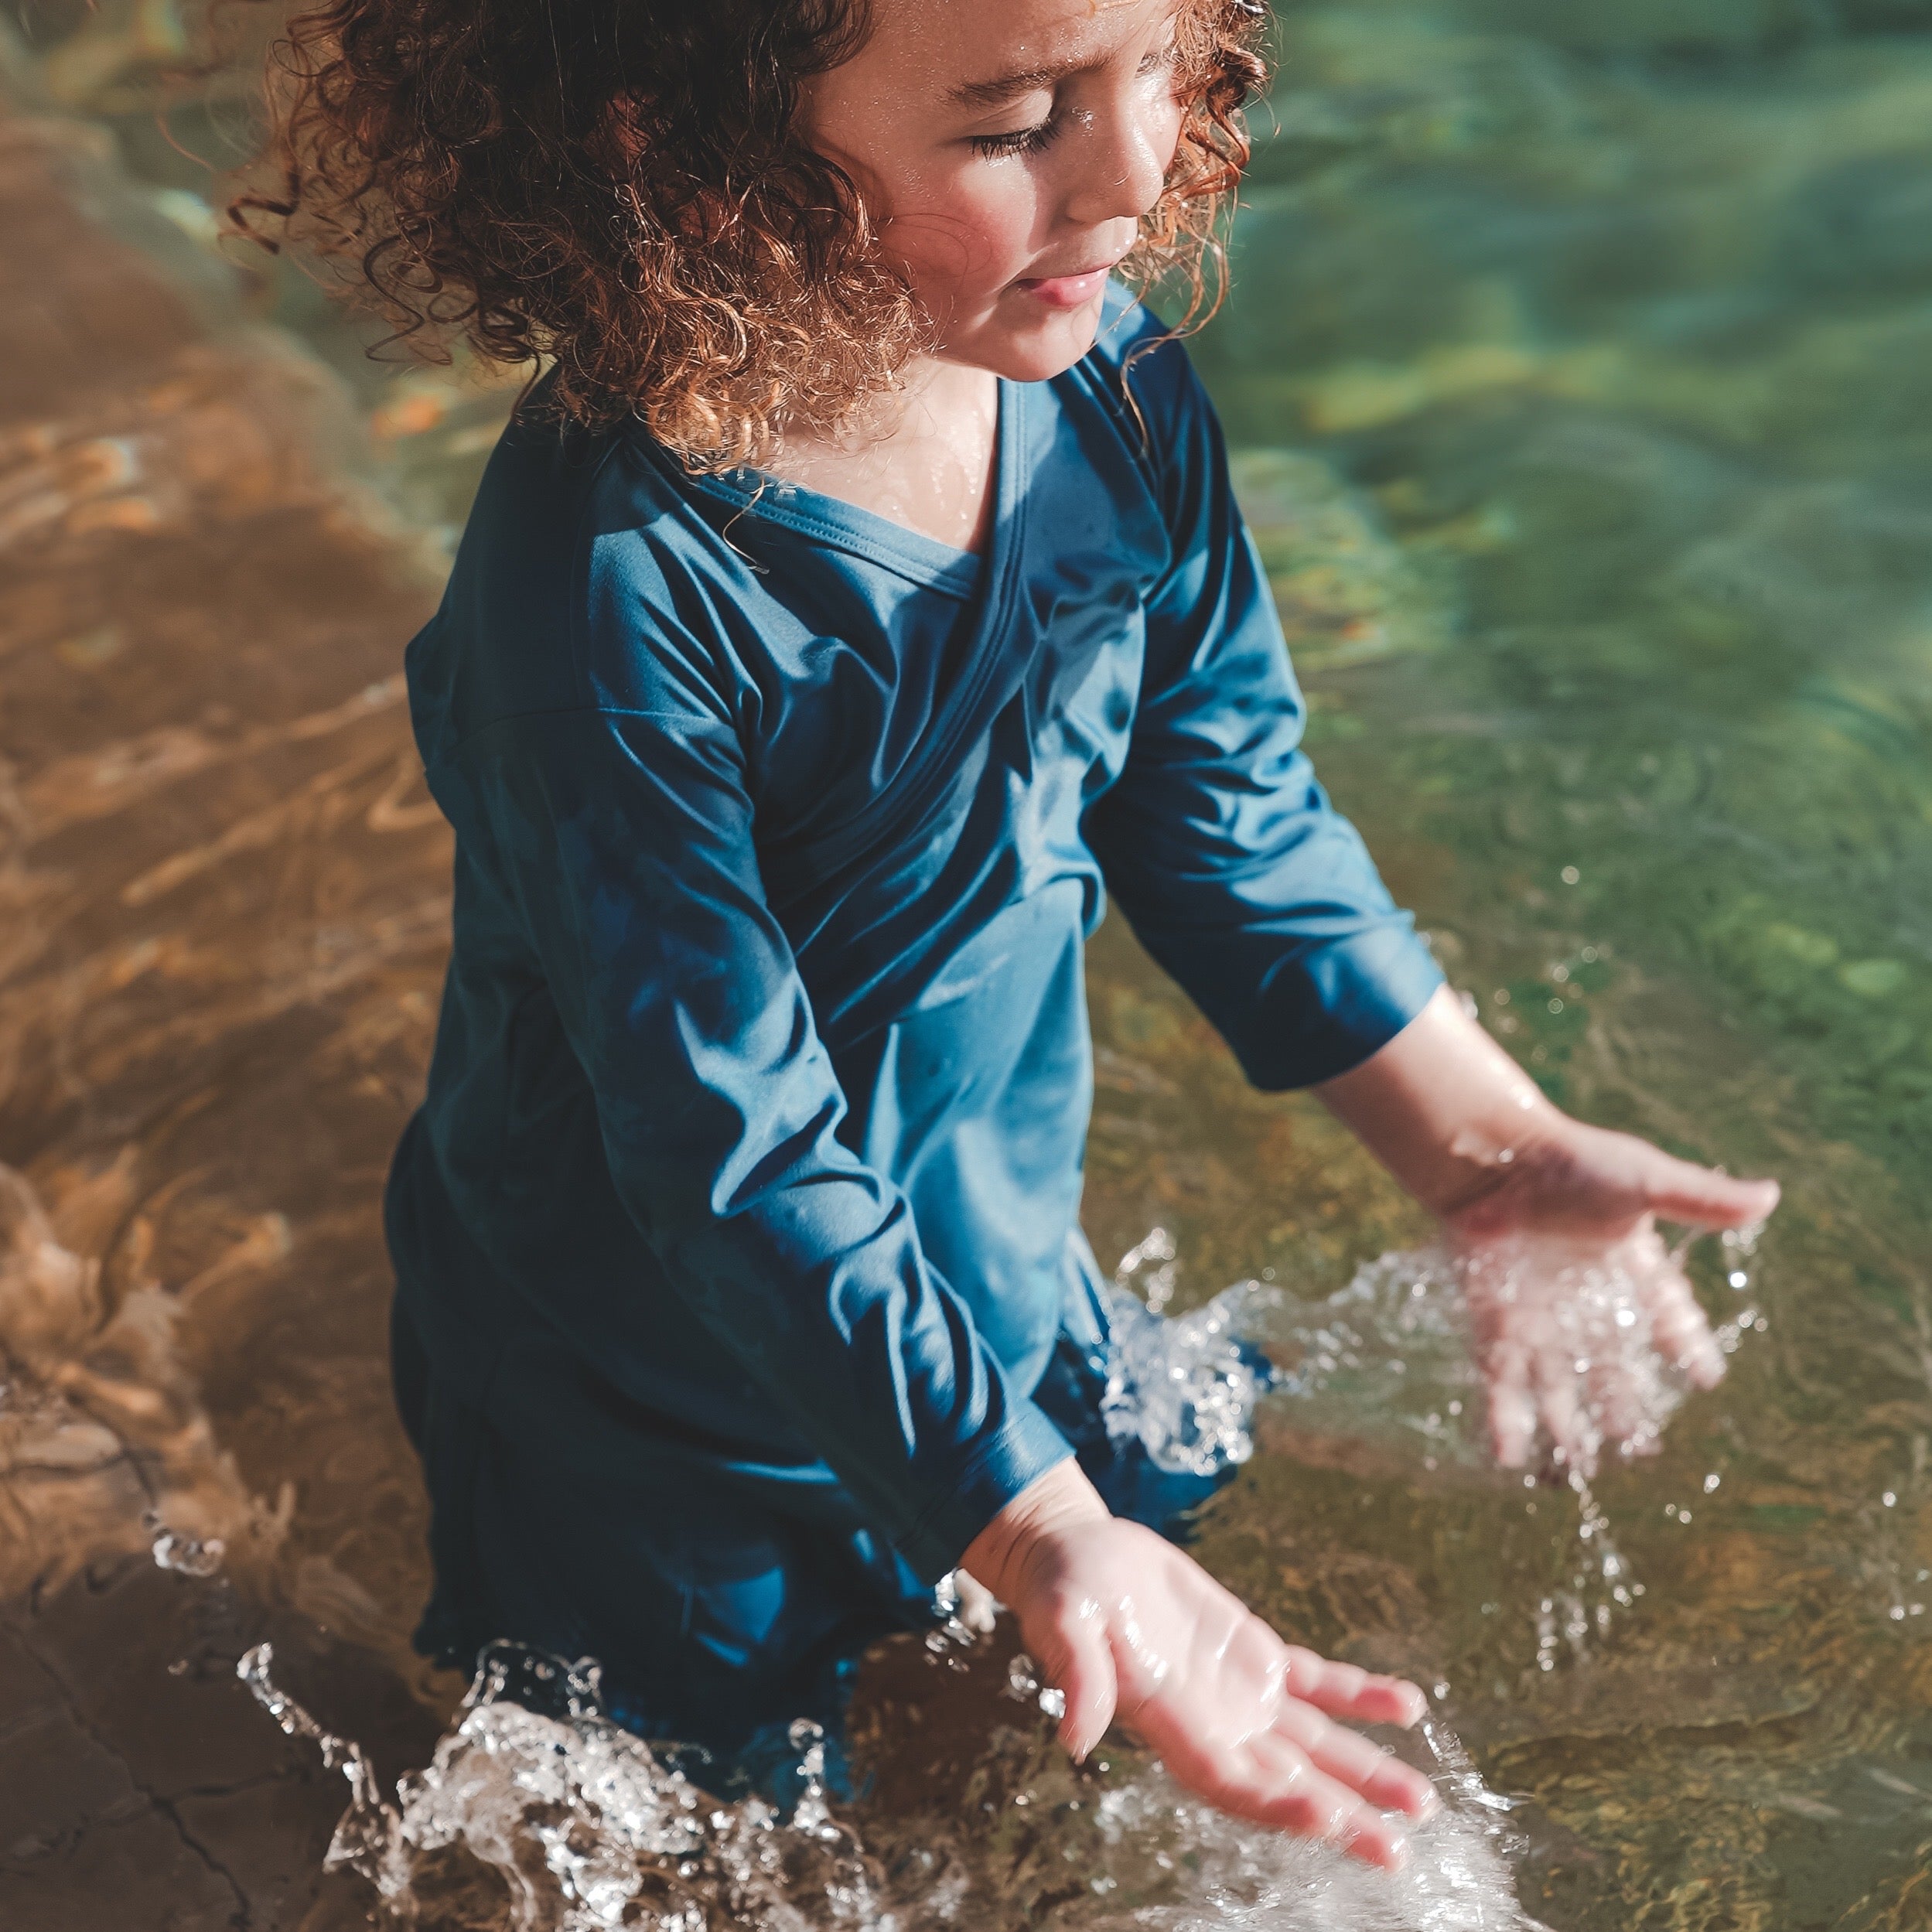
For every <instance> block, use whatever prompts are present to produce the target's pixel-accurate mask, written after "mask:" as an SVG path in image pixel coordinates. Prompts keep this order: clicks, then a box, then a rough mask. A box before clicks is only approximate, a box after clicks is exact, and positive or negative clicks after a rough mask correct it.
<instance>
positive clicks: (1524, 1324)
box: [1274, 1234, 1763, 1541]
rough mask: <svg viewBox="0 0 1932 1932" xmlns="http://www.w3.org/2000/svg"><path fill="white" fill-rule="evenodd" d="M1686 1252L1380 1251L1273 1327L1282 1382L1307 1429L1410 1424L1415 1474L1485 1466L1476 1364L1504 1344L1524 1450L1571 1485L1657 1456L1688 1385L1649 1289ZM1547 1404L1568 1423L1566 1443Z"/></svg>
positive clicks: (1723, 1340)
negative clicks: (1523, 1407)
mask: <svg viewBox="0 0 1932 1932" xmlns="http://www.w3.org/2000/svg"><path fill="white" fill-rule="evenodd" d="M1725 1250H1726V1266H1727V1278H1728V1280H1729V1285H1730V1286H1731V1287H1732V1290H1733V1291H1734V1292H1737V1293H1739V1294H1740V1295H1741V1294H1743V1292H1745V1291H1746V1289H1748V1288H1749V1280H1750V1278H1749V1272H1748V1270H1747V1268H1746V1265H1745V1264H1746V1261H1747V1259H1748V1258H1749V1254H1750V1252H1751V1240H1750V1236H1749V1234H1742V1235H1739V1234H1729V1235H1726V1236H1725ZM1683 1255H1684V1251H1683V1249H1681V1248H1680V1249H1678V1251H1676V1252H1674V1253H1672V1254H1666V1253H1665V1252H1664V1250H1663V1248H1662V1247H1661V1244H1657V1245H1656V1247H1655V1249H1654V1251H1652V1250H1651V1248H1650V1247H1648V1246H1647V1245H1640V1244H1637V1243H1635V1242H1632V1243H1626V1244H1624V1246H1623V1248H1620V1249H1619V1250H1617V1251H1613V1253H1611V1254H1609V1255H1605V1254H1603V1253H1602V1252H1601V1251H1594V1250H1592V1251H1585V1250H1582V1249H1577V1248H1570V1247H1568V1246H1566V1245H1565V1244H1562V1243H1561V1242H1558V1241H1549V1240H1537V1241H1531V1240H1527V1239H1523V1238H1521V1237H1519V1238H1517V1239H1514V1240H1511V1241H1505V1242H1499V1243H1496V1244H1492V1245H1490V1246H1488V1247H1487V1248H1483V1249H1481V1250H1480V1251H1476V1253H1475V1254H1468V1255H1465V1254H1451V1253H1450V1252H1449V1251H1448V1250H1447V1249H1446V1248H1439V1247H1437V1248H1419V1249H1414V1250H1409V1251H1401V1252H1398V1253H1393V1254H1384V1255H1382V1256H1381V1257H1380V1258H1378V1259H1377V1260H1375V1261H1369V1262H1367V1263H1364V1265H1363V1266H1362V1267H1360V1268H1358V1269H1357V1271H1356V1273H1355V1275H1354V1277H1353V1279H1352V1280H1351V1281H1350V1282H1349V1284H1348V1285H1347V1287H1346V1288H1344V1289H1341V1290H1340V1292H1337V1293H1336V1294H1334V1295H1330V1297H1329V1298H1328V1299H1326V1301H1323V1302H1317V1303H1316V1304H1315V1305H1314V1306H1312V1308H1310V1309H1307V1310H1306V1312H1302V1313H1301V1314H1300V1315H1299V1316H1298V1318H1297V1319H1294V1320H1292V1321H1290V1322H1289V1323H1285V1324H1283V1325H1282V1326H1281V1327H1280V1328H1279V1329H1278V1330H1277V1331H1276V1332H1275V1336H1274V1339H1275V1340H1276V1341H1277V1343H1279V1344H1280V1345H1282V1347H1284V1348H1285V1350H1286V1352H1287V1353H1288V1354H1289V1357H1290V1364H1289V1367H1288V1368H1287V1369H1286V1370H1285V1372H1284V1374H1283V1375H1282V1381H1281V1386H1282V1388H1283V1389H1284V1390H1285V1391H1286V1392H1287V1393H1288V1394H1291V1395H1292V1396H1293V1397H1294V1398H1296V1407H1297V1410H1298V1414H1299V1419H1300V1420H1301V1421H1302V1422H1303V1423H1304V1425H1306V1426H1309V1427H1311V1428H1317V1429H1319V1428H1334V1429H1337V1430H1339V1431H1341V1432H1346V1433H1348V1434H1351V1435H1361V1434H1364V1433H1370V1434H1374V1433H1386V1432H1390V1431H1394V1432H1399V1433H1400V1434H1401V1435H1409V1436H1414V1435H1420V1436H1421V1437H1422V1439H1424V1442H1425V1444H1426V1449H1425V1454H1424V1458H1423V1466H1424V1467H1425V1469H1436V1468H1438V1467H1439V1466H1441V1465H1442V1464H1443V1463H1452V1464H1458V1465H1461V1466H1464V1467H1466V1468H1470V1469H1482V1468H1490V1467H1493V1465H1494V1461H1495V1458H1494V1455H1493V1449H1492V1444H1491V1440H1490V1433H1489V1432H1488V1430H1487V1428H1486V1426H1485V1425H1486V1424H1487V1423H1488V1422H1490V1419H1491V1418H1490V1407H1489V1397H1488V1393H1487V1378H1486V1376H1485V1374H1484V1370H1485V1368H1486V1367H1487V1368H1489V1369H1491V1370H1493V1369H1494V1368H1495V1367H1496V1366H1497V1357H1498V1355H1499V1354H1500V1353H1501V1352H1502V1350H1503V1349H1504V1347H1512V1348H1514V1349H1515V1350H1517V1351H1518V1353H1520V1354H1521V1356H1522V1357H1524V1367H1523V1370H1522V1373H1523V1374H1524V1377H1527V1380H1528V1386H1529V1387H1530V1388H1533V1389H1534V1390H1535V1391H1537V1393H1538V1394H1539V1395H1540V1396H1541V1398H1543V1399H1542V1400H1541V1402H1540V1403H1539V1405H1538V1414H1537V1415H1536V1417H1535V1418H1534V1428H1533V1429H1532V1428H1531V1425H1530V1423H1529V1422H1528V1420H1527V1419H1524V1420H1523V1421H1521V1423H1520V1425H1519V1426H1520V1433H1521V1446H1523V1447H1524V1448H1527V1449H1528V1451H1529V1457H1530V1459H1531V1461H1532V1462H1536V1461H1541V1462H1542V1463H1544V1464H1545V1466H1546V1467H1548V1468H1550V1469H1552V1470H1553V1471H1556V1472H1560V1473H1562V1475H1563V1476H1564V1477H1565V1480H1569V1481H1570V1482H1571V1484H1572V1487H1578V1483H1577V1480H1576V1479H1578V1478H1579V1477H1582V1478H1585V1479H1587V1477H1588V1476H1590V1475H1591V1474H1592V1473H1594V1471H1595V1469H1596V1466H1597V1464H1598V1463H1599V1461H1600V1460H1601V1459H1603V1456H1604V1455H1605V1454H1606V1452H1609V1453H1610V1454H1613V1455H1614V1456H1616V1457H1617V1458H1619V1459H1626V1460H1627V1459H1633V1458H1636V1457H1639V1456H1647V1455H1650V1454H1652V1453H1654V1452H1655V1451H1656V1449H1657V1447H1658V1446H1659V1445H1660V1443H1661V1439H1662V1436H1663V1432H1664V1428H1665V1426H1666V1425H1667V1423H1668V1422H1669V1421H1670V1419H1671V1417H1672V1416H1673V1415H1674V1414H1675V1413H1676V1411H1677V1410H1678V1408H1679V1407H1680V1406H1681V1405H1682V1403H1683V1401H1684V1398H1685V1395H1686V1394H1688V1392H1689V1390H1690V1388H1691V1381H1690V1378H1689V1377H1688V1375H1687V1374H1686V1373H1685V1370H1683V1369H1682V1368H1681V1367H1678V1365H1677V1364H1675V1363H1674V1362H1673V1361H1671V1360H1669V1359H1667V1357H1666V1355H1665V1353H1664V1350H1663V1349H1662V1347H1661V1336H1662V1323H1661V1317H1660V1312H1659V1307H1660V1305H1659V1302H1658V1299H1657V1297H1658V1291H1659V1287H1660V1284H1666V1283H1668V1282H1674V1281H1675V1280H1676V1279H1677V1278H1678V1272H1679V1270H1680V1269H1681V1265H1682V1261H1683ZM1757 1326H1763V1316H1760V1314H1759V1313H1758V1312H1757V1310H1756V1309H1755V1308H1753V1307H1750V1306H1745V1307H1743V1308H1742V1309H1740V1310H1739V1313H1738V1314H1737V1315H1736V1316H1735V1317H1733V1318H1732V1319H1730V1320H1729V1321H1725V1322H1723V1323H1719V1325H1718V1326H1716V1327H1715V1330H1713V1331H1712V1337H1711V1350H1710V1352H1711V1353H1712V1355H1713V1356H1714V1357H1720V1358H1721V1357H1724V1356H1727V1355H1729V1354H1732V1353H1735V1352H1736V1349H1737V1348H1738V1347H1739V1344H1740V1342H1741V1340H1742V1338H1743V1336H1744V1335H1745V1334H1746V1333H1749V1332H1750V1331H1751V1330H1753V1328H1754V1327H1757ZM1551 1413H1555V1414H1558V1415H1562V1417H1563V1418H1565V1439H1563V1440H1562V1441H1558V1440H1557V1439H1555V1437H1554V1436H1553V1435H1552V1434H1551V1429H1550V1424H1549V1416H1550V1415H1551ZM1579 1493H1585V1494H1587V1492H1586V1491H1579ZM1594 1507H1595V1506H1594V1505H1593V1504H1589V1505H1586V1522H1589V1521H1600V1512H1598V1513H1597V1514H1596V1517H1594V1518H1593V1517H1592V1515H1591V1511H1592V1510H1594ZM1589 1534H1591V1533H1590V1532H1588V1531H1586V1541H1587V1540H1589Z"/></svg>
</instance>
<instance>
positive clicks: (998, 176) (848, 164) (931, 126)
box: [807, 0, 1181, 382]
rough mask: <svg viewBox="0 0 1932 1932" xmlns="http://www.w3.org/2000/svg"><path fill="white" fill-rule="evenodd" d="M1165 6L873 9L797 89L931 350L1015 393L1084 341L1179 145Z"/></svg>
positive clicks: (814, 133) (894, 4) (1064, 362)
mask: <svg viewBox="0 0 1932 1932" xmlns="http://www.w3.org/2000/svg"><path fill="white" fill-rule="evenodd" d="M1174 4H1175V0H872V5H871V8H870V12H869V18H870V21H871V28H872V30H871V32H870V35H869V37H868V39H867V40H866V43H865V46H864V47H863V49H862V50H861V51H860V52H859V53H858V54H856V55H855V56H853V58H852V60H848V61H847V62H846V63H845V65H844V66H843V67H838V68H835V69H834V70H832V71H831V73H827V74H824V75H821V76H820V77H818V79H817V80H815V81H814V82H813V83H812V84H811V89H810V91H809V94H808V96H807V128H808V130H809V133H810V138H811V141H812V143H813V145H814V146H815V147H817V148H818V149H819V151H820V152H821V153H824V154H825V155H828V156H829V157H831V159H835V160H836V161H838V162H840V163H841V166H844V167H845V169H846V171H847V172H848V173H849V174H850V175H851V176H852V179H854V181H855V183H857V184H858V188H859V191H860V193H862V195H863V196H864V197H865V201H866V203H867V205H868V207H869V208H870V209H871V210H872V214H873V218H874V219H875V220H876V221H877V222H879V224H881V231H882V238H883V241H884V244H885V247H886V251H887V254H888V255H889V258H891V260H892V261H893V262H894V263H895V265H896V266H898V267H899V268H900V269H901V271H903V273H904V274H905V275H906V277H907V278H908V279H909V281H910V283H911V285H912V287H913V291H914V292H915V293H916V294H917V296H918V297H919V299H920V302H921V303H922V304H923V306H924V307H925V309H926V310H927V313H928V314H929V315H930V316H932V317H933V319H934V322H935V323H937V326H938V329H939V332H940V334H939V345H940V354H941V355H942V356H944V358H945V359H946V360H948V361H951V362H959V363H965V364H970V365H971V366H973V367H978V368H984V369H989V370H993V371H994V372H995V373H996V374H1000V375H1003V376H1009V377H1012V378H1013V379H1014V380H1015V381H1022V382H1029V381H1039V380H1040V379H1042V378H1043V377H1048V376H1054V375H1057V374H1059V373H1060V371H1061V370H1063V369H1066V368H1067V367H1070V366H1071V365H1072V364H1074V363H1075V362H1077V360H1079V359H1080V357H1082V356H1083V355H1084V354H1085V353H1087V350H1088V349H1089V348H1090V347H1091V346H1092V345H1093V340H1094V329H1095V326H1096V324H1097V322H1098V320H1099V317H1100V305H1101V292H1102V290H1103V288H1104V285H1105V282H1106V279H1107V271H1108V269H1109V268H1111V267H1112V266H1113V265H1114V263H1115V262H1117V261H1119V259H1120V258H1121V256H1123V255H1124V254H1126V253H1127V251H1128V249H1129V248H1131V247H1132V246H1133V244H1134V242H1135V238H1136V236H1137V234H1138V224H1139V220H1140V217H1142V215H1143V214H1144V213H1145V212H1146V211H1147V210H1149V208H1151V207H1153V205H1154V203H1155V202H1156V201H1157V200H1159V197H1160V194H1161V189H1162V184H1163V183H1164V182H1165V180H1166V175H1167V169H1168V166H1169V163H1170V162H1172V161H1173V158H1174V149H1175V145H1176V142H1177V141H1178V140H1179V135H1180V128H1181V108H1180V105H1179V103H1178V102H1177V101H1176V99H1175V97H1174V82H1173V67H1172V66H1171V63H1170V62H1169V59H1168V48H1169V36H1170V33H1171V31H1172V21H1173V11H1174Z"/></svg>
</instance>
